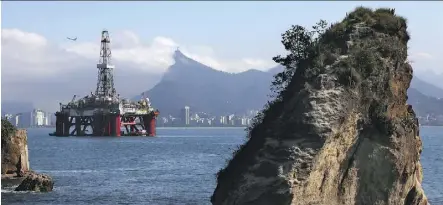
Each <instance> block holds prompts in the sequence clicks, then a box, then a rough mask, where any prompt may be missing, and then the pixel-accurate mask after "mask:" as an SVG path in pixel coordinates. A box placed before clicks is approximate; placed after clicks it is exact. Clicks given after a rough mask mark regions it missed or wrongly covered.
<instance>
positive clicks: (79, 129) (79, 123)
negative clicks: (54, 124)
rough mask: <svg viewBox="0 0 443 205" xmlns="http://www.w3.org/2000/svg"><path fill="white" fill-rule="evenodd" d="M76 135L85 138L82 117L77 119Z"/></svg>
mask: <svg viewBox="0 0 443 205" xmlns="http://www.w3.org/2000/svg"><path fill="white" fill-rule="evenodd" d="M75 133H76V135H77V136H83V134H82V120H81V117H75Z"/></svg>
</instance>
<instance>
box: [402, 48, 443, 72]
mask: <svg viewBox="0 0 443 205" xmlns="http://www.w3.org/2000/svg"><path fill="white" fill-rule="evenodd" d="M435 56H438V55H435V54H432V53H428V52H411V54H410V55H409V57H408V59H409V60H410V61H411V62H412V65H413V68H414V71H416V72H417V74H419V75H422V74H424V73H427V72H433V73H436V74H443V66H442V65H443V59H441V58H436V57H435Z"/></svg>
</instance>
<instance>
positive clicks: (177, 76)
mask: <svg viewBox="0 0 443 205" xmlns="http://www.w3.org/2000/svg"><path fill="white" fill-rule="evenodd" d="M174 60H175V63H174V64H173V65H171V66H170V67H169V69H168V70H167V71H166V72H165V74H164V75H163V77H162V79H161V80H160V81H159V83H157V84H156V85H155V86H154V87H152V88H151V89H149V90H147V91H145V93H146V94H147V96H148V97H149V98H150V100H151V102H152V104H153V106H154V107H156V108H158V109H159V110H160V112H162V113H163V114H162V115H164V116H167V115H173V116H178V115H179V114H180V109H181V108H183V107H184V106H190V107H191V110H192V111H197V112H207V113H210V114H215V115H226V114H231V113H233V114H242V113H245V112H247V110H251V109H254V110H260V109H262V108H263V106H264V104H265V103H266V102H267V101H268V100H270V97H269V95H270V94H271V91H270V86H271V82H272V80H273V76H274V75H275V74H277V73H279V72H281V71H283V66H281V65H277V66H275V67H273V68H270V69H269V70H267V71H260V70H257V69H249V70H246V71H243V72H240V73H228V72H224V71H219V70H216V69H213V68H211V67H210V66H207V65H204V64H202V63H200V62H198V61H196V60H194V59H192V58H189V57H187V56H186V55H184V54H183V53H181V52H180V51H176V52H175V53H174ZM410 89H413V90H411V91H410V92H412V96H413V98H415V97H417V96H422V95H423V96H430V97H429V98H426V99H424V98H422V99H412V102H411V104H413V105H414V104H415V106H417V102H419V101H420V107H423V106H422V105H423V104H431V105H434V104H435V103H434V101H435V100H437V99H436V98H439V97H443V89H440V88H439V87H437V86H435V85H433V84H431V83H427V82H425V81H423V80H421V79H420V78H418V77H417V76H414V77H413V80H412V82H411V85H410ZM417 92H418V93H420V94H422V95H420V94H416V93H417ZM132 99H134V100H136V99H140V95H138V96H135V97H134V98H132ZM409 101H411V100H409ZM409 101H408V103H409ZM426 112H428V111H426Z"/></svg>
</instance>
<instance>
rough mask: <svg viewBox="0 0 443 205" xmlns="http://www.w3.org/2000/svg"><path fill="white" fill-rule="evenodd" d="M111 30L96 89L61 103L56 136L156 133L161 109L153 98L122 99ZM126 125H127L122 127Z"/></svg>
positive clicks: (106, 36)
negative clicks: (153, 104) (117, 83)
mask: <svg viewBox="0 0 443 205" xmlns="http://www.w3.org/2000/svg"><path fill="white" fill-rule="evenodd" d="M110 43H111V41H110V38H109V33H108V31H106V30H104V31H102V35H101V48H100V60H99V63H98V64H97V68H98V79H97V87H96V90H95V93H93V92H91V94H90V95H87V96H85V97H83V98H81V99H78V100H76V99H75V98H76V95H74V97H73V98H72V100H71V102H69V103H68V104H62V103H60V111H58V112H56V113H55V116H56V128H55V132H54V133H51V134H50V135H52V136H134V135H142V136H155V135H156V119H157V116H158V115H159V111H158V110H154V108H153V107H152V106H151V103H150V101H149V98H145V96H144V95H143V94H142V97H141V99H140V100H139V101H137V102H131V101H130V100H128V99H120V95H119V94H117V93H116V90H115V88H114V75H113V70H114V68H115V67H114V66H113V65H112V64H111V63H112V62H111V48H110ZM122 128H124V129H123V130H122Z"/></svg>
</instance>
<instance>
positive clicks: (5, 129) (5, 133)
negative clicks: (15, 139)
mask: <svg viewBox="0 0 443 205" xmlns="http://www.w3.org/2000/svg"><path fill="white" fill-rule="evenodd" d="M16 130H17V129H16V127H15V126H14V125H13V124H12V123H11V122H9V121H8V120H7V119H3V118H2V136H1V137H2V149H3V146H4V142H3V141H4V139H6V138H8V137H9V136H10V135H11V134H12V133H14V132H15V131H16Z"/></svg>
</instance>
